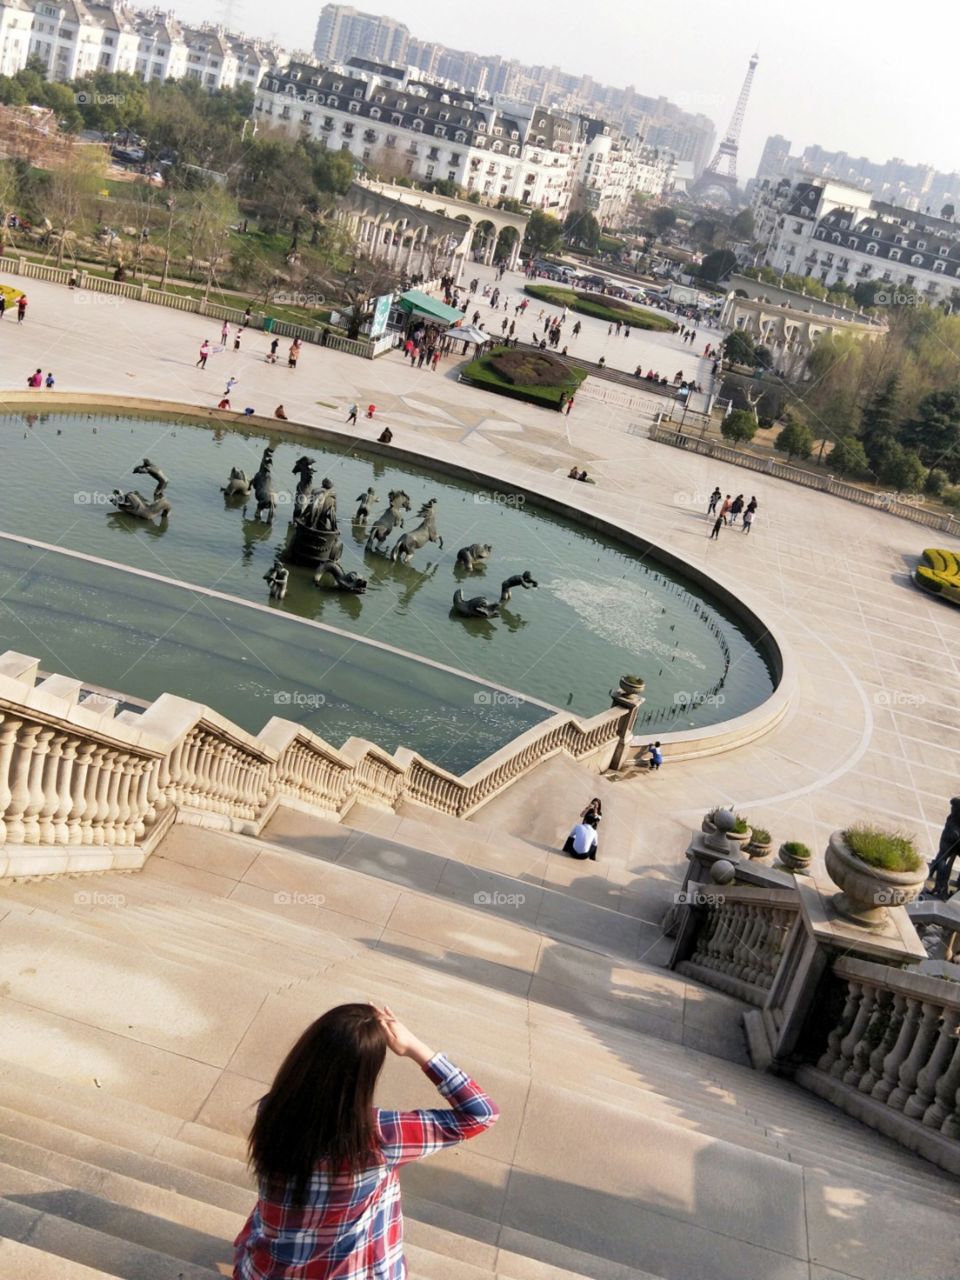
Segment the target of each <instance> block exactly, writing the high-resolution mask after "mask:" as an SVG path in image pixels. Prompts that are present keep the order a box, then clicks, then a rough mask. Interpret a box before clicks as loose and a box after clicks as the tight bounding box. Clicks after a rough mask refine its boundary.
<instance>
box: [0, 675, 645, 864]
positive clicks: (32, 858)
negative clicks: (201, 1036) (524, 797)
mask: <svg viewBox="0 0 960 1280" xmlns="http://www.w3.org/2000/svg"><path fill="white" fill-rule="evenodd" d="M634 715H635V711H631V710H627V709H622V708H612V709H611V710H609V711H605V712H602V713H601V714H599V715H597V716H594V717H593V718H592V719H590V720H587V721H585V722H581V721H579V720H577V719H575V718H573V717H570V716H567V715H564V714H562V713H558V714H557V715H555V716H553V717H552V718H551V719H550V720H547V721H546V722H544V723H543V724H541V725H538V726H536V727H534V728H533V729H530V730H528V731H527V732H526V733H524V734H521V735H520V737H518V738H517V739H515V740H514V741H513V742H511V743H509V744H508V745H507V746H505V747H503V748H501V750H499V751H497V752H495V753H494V754H493V755H492V756H490V757H489V758H488V759H487V760H485V761H483V762H482V763H481V764H479V765H477V766H476V767H475V768H474V769H471V770H470V771H469V772H468V773H467V774H465V775H464V776H463V777H457V776H456V775H454V774H451V773H448V772H447V771H446V770H445V769H442V768H440V767H439V766H437V765H434V764H432V763H431V762H430V761H429V760H425V759H424V758H423V757H421V756H419V755H417V754H416V753H415V752H412V751H410V750H408V749H405V748H401V749H399V750H398V751H396V752H395V753H394V754H393V755H391V754H390V753H388V752H386V751H384V750H383V749H382V748H380V747H377V746H375V745H374V744H372V743H369V742H365V741H363V740H361V739H355V738H351V739H350V740H349V741H348V742H347V743H345V744H344V746H343V747H342V748H340V749H339V750H337V749H336V748H334V747H332V746H330V745H329V743H326V742H324V741H323V739H321V738H319V737H317V736H316V735H315V734H313V733H311V732H310V731H309V730H306V729H303V728H302V727H301V726H299V725H296V724H294V723H292V722H291V721H289V720H282V719H278V718H274V719H272V720H271V721H269V723H268V724H267V725H266V726H265V727H264V729H263V730H261V732H260V733H259V734H258V735H256V736H255V735H253V734H250V733H247V732H246V731H245V730H243V729H241V728H239V727H238V726H237V725H235V724H233V723H231V722H230V721H229V720H227V719H225V718H224V717H222V716H220V715H218V714H217V713H216V712H214V711H212V710H211V709H210V708H209V707H204V706H202V705H200V704H199V703H195V702H190V701H188V700H186V699H184V698H178V697H175V696H173V695H171V694H164V695H163V696H162V697H160V698H158V699H157V700H156V702H154V703H152V704H151V705H150V706H149V707H147V709H146V710H145V711H143V712H142V713H138V712H134V711H123V712H120V713H119V714H117V703H116V701H115V700H112V699H110V698H106V697H103V696H101V695H96V694H89V693H84V690H83V688H82V686H81V684H80V681H78V680H70V679H67V678H65V677H63V676H50V677H47V678H45V679H40V678H39V676H38V662H37V659H35V658H30V657H27V656H25V655H23V654H18V653H13V652H8V653H4V654H0V876H24V875H50V874H56V873H59V872H64V871H70V872H80V871H101V870H107V869H109V868H125V869H130V868H135V867H138V866H141V865H142V863H143V861H144V860H145V858H146V857H147V856H148V854H149V853H150V851H151V849H152V848H153V847H154V845H155V844H156V842H157V841H158V839H159V838H160V836H161V835H162V834H163V832H164V831H165V830H166V827H167V826H168V825H169V823H170V822H172V821H186V822H193V823H196V824H198V825H207V826H217V827H222V828H226V829H230V830H234V831H239V832H244V833H246V834H253V835H255V834H258V833H259V832H260V831H261V830H262V829H263V826H264V825H265V824H266V822H268V821H269V819H270V817H271V815H272V813H273V811H274V809H275V808H276V807H277V805H278V804H281V803H286V804H293V805H299V806H302V807H305V808H308V809H310V810H311V811H315V812H322V813H326V814H332V815H339V814H341V813H343V812H344V811H345V810H346V809H347V808H348V807H349V806H350V805H351V804H352V803H355V802H356V801H362V802H363V803H367V804H374V805H379V806H381V807H386V808H390V809H395V808H396V807H397V806H398V805H399V804H400V803H401V802H402V801H403V800H404V799H410V800H414V801H416V802H417V803H419V804H422V805H426V806H428V807H430V808H434V809H437V810H439V811H440V812H442V813H449V814H455V815H457V816H464V815H466V814H468V813H471V812H473V811H474V810H475V809H477V808H478V807H479V806H480V805H481V804H483V803H484V802H485V801H487V800H489V799H490V798H491V797H492V796H494V795H496V794H497V793H498V792H499V791H501V790H502V789H503V788H504V787H506V786H509V785H510V783H511V782H513V781H514V780H515V779H517V778H519V777H521V776H522V775H523V774H524V773H527V772H528V771H529V770H530V769H533V768H534V767H535V766H536V765H537V764H538V763H539V762H540V761H541V760H544V759H546V758H547V757H548V756H551V755H554V754H556V753H557V752H560V751H563V752H566V753H568V754H570V755H572V756H574V757H575V758H576V759H578V760H591V761H594V762H595V763H596V764H597V765H598V767H600V768H605V767H606V766H607V765H608V764H609V762H610V759H611V758H612V756H613V753H614V751H615V749H616V747H617V745H618V743H622V742H623V740H624V739H625V737H626V736H627V735H628V734H629V731H630V729H631V728H632V724H633V717H634Z"/></svg>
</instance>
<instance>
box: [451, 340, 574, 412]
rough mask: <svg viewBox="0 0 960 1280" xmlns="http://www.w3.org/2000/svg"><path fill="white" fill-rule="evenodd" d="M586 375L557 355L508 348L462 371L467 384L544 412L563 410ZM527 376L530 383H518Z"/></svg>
mask: <svg viewBox="0 0 960 1280" xmlns="http://www.w3.org/2000/svg"><path fill="white" fill-rule="evenodd" d="M498 365H499V366H500V367H499V368H498ZM586 376H587V372H586V370H585V369H573V368H570V367H569V366H568V365H565V364H564V363H563V362H562V361H561V360H559V359H558V358H557V357H556V356H552V355H548V354H546V353H541V352H519V351H517V350H516V349H514V348H508V347H495V348H494V349H493V350H492V351H487V352H485V353H484V354H483V355H482V356H480V358H479V359H477V360H474V361H473V362H472V363H471V364H468V365H467V367H466V368H465V369H464V370H463V371H462V377H463V378H464V380H465V381H467V382H470V383H473V384H474V385H475V386H478V387H482V388H483V389H484V390H485V391H495V392H496V393H497V394H498V395H501V396H510V398H511V399H513V400H526V401H529V403H530V404H538V405H540V406H541V408H544V409H559V408H560V406H561V404H562V403H563V401H564V400H566V399H567V397H568V396H572V395H573V394H574V393H575V392H576V390H577V388H578V387H579V386H580V383H581V382H583V380H584V378H586ZM526 377H529V378H530V381H529V382H525V381H518V380H517V379H520V378H526Z"/></svg>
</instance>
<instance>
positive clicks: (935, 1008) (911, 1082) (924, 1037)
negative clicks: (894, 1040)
mask: <svg viewBox="0 0 960 1280" xmlns="http://www.w3.org/2000/svg"><path fill="white" fill-rule="evenodd" d="M942 1013H943V1009H942V1008H941V1006H940V1005H938V1004H930V1003H928V1002H927V1001H923V1003H922V1004H921V1005H920V1017H919V1019H918V1021H917V1032H916V1035H915V1036H914V1039H913V1045H912V1046H911V1048H910V1052H909V1054H908V1055H907V1057H906V1058H905V1060H904V1061H903V1062H902V1063H901V1064H900V1071H899V1073H898V1082H897V1087H896V1088H895V1089H894V1090H893V1092H892V1093H891V1094H890V1096H889V1097H888V1098H887V1106H888V1107H892V1108H893V1109H894V1111H902V1110H903V1108H904V1106H905V1105H906V1103H907V1099H908V1098H909V1097H910V1095H911V1094H912V1093H913V1091H914V1088H915V1087H916V1084H917V1077H918V1075H919V1074H920V1070H921V1068H922V1067H924V1066H926V1064H927V1062H928V1060H929V1058H930V1054H931V1053H932V1052H933V1048H934V1045H935V1044H936V1043H937V1037H938V1035H939V1033H940V1016H941V1014H942Z"/></svg>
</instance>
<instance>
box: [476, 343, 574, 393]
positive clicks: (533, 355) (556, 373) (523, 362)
mask: <svg viewBox="0 0 960 1280" xmlns="http://www.w3.org/2000/svg"><path fill="white" fill-rule="evenodd" d="M490 368H491V369H493V370H495V371H496V373H497V374H499V376H500V377H501V378H503V379H504V381H505V382H509V383H510V384H511V386H515V387H563V386H566V385H567V384H568V383H569V382H570V370H569V368H568V367H567V366H566V365H565V364H564V363H563V361H562V360H560V359H558V358H557V357H556V356H552V355H550V354H549V353H548V352H546V351H519V350H514V351H500V352H497V354H496V355H493V356H491V357H490Z"/></svg>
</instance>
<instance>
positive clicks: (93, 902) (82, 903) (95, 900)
mask: <svg viewBox="0 0 960 1280" xmlns="http://www.w3.org/2000/svg"><path fill="white" fill-rule="evenodd" d="M73 901H74V903H75V904H76V905H77V906H78V907H125V906H126V905H127V900H126V898H125V897H124V895H123V894H122V893H103V892H102V891H101V890H100V889H78V890H77V892H76V893H75V894H74V895H73Z"/></svg>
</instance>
